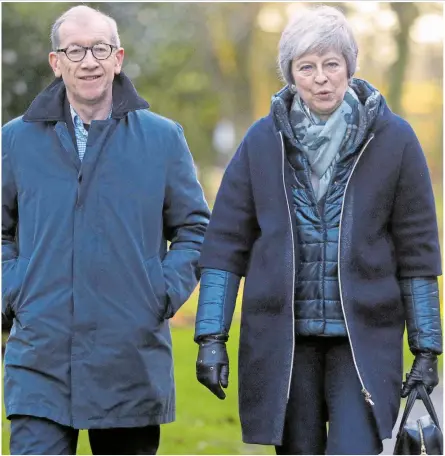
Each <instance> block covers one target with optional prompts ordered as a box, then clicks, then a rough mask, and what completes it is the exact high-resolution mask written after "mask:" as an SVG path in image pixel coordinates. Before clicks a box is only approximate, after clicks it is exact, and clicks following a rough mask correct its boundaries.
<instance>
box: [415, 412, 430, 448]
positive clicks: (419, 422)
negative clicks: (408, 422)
mask: <svg viewBox="0 0 445 456" xmlns="http://www.w3.org/2000/svg"><path fill="white" fill-rule="evenodd" d="M417 427H418V428H419V434H420V454H428V453H427V452H426V446H425V439H424V437H423V429H422V424H421V421H420V420H417Z"/></svg>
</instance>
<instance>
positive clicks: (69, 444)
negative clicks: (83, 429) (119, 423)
mask: <svg viewBox="0 0 445 456" xmlns="http://www.w3.org/2000/svg"><path fill="white" fill-rule="evenodd" d="M88 435H89V439H90V446H91V450H92V452H93V454H156V451H157V450H158V447H159V438H160V426H159V425H155V426H145V427H138V428H112V429H89V430H88ZM78 436H79V431H78V430H77V429H73V428H71V427H67V426H62V425H60V424H58V423H55V422H54V421H50V420H47V419H45V418H38V417H35V416H24V415H14V416H12V417H11V440H10V452H11V454H12V455H14V454H76V448H77V439H78Z"/></svg>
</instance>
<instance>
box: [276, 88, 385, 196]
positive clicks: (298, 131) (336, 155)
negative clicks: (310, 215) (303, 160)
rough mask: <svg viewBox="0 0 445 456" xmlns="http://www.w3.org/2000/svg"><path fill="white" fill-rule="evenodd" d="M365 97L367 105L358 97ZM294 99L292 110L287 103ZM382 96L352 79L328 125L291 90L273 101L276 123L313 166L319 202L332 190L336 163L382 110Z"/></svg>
mask: <svg viewBox="0 0 445 456" xmlns="http://www.w3.org/2000/svg"><path fill="white" fill-rule="evenodd" d="M356 91H357V92H358V93H361V94H363V95H365V96H366V98H365V100H364V104H363V103H362V102H361V101H360V100H359V97H358V96H357V94H356ZM290 96H292V97H293V100H292V102H291V105H290V109H289V108H287V109H286V108H285V105H286V99H287V100H289V97H290ZM380 101H381V95H380V93H379V92H378V91H377V90H376V89H375V88H374V87H372V86H371V85H370V84H369V83H367V82H366V81H362V80H360V79H353V82H352V84H351V87H348V89H347V91H346V93H345V96H344V99H343V102H342V103H341V104H340V106H339V107H338V108H337V109H336V110H335V111H334V112H333V113H332V114H331V116H330V117H329V119H328V120H327V121H326V122H323V121H321V120H320V119H319V118H318V117H317V116H315V115H314V113H312V112H311V111H310V110H309V109H308V107H307V106H306V104H305V103H304V102H303V100H302V99H301V98H300V96H299V95H298V94H295V95H292V94H290V90H289V88H288V87H285V88H284V89H283V90H281V91H280V92H279V93H278V94H277V95H276V96H275V97H274V98H273V99H272V110H273V112H274V116H275V118H276V121H277V122H278V124H279V126H280V127H281V129H282V130H283V131H284V133H285V134H286V135H287V136H288V137H289V138H290V140H291V141H292V142H293V143H294V144H295V145H296V146H297V148H298V149H300V150H301V151H302V152H303V153H304V154H305V156H306V157H307V159H308V161H309V164H310V166H311V171H312V175H311V182H312V186H313V188H314V193H315V196H316V199H317V201H320V200H321V199H322V198H323V196H324V195H325V193H326V190H327V188H328V186H329V182H330V180H331V177H332V174H333V172H334V167H335V164H336V163H337V161H338V160H339V159H340V158H341V157H342V156H343V155H345V154H349V153H351V152H354V151H355V150H356V149H357V147H358V146H359V145H360V144H361V143H362V142H363V140H364V138H365V135H366V134H367V132H368V130H369V127H370V126H371V124H372V122H373V121H374V119H375V117H376V116H377V113H378V108H379V106H380Z"/></svg>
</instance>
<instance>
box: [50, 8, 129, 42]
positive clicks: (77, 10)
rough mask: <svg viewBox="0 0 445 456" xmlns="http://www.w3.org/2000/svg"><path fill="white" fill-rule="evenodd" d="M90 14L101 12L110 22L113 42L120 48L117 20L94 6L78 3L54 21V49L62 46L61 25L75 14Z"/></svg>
mask: <svg viewBox="0 0 445 456" xmlns="http://www.w3.org/2000/svg"><path fill="white" fill-rule="evenodd" d="M90 14H99V15H100V16H102V17H103V18H105V20H106V21H107V22H108V23H109V24H110V29H111V43H110V44H113V45H114V46H117V47H118V48H119V47H120V46H121V42H120V39H119V33H118V31H117V24H116V21H115V20H114V19H113V18H112V17H110V16H107V15H106V14H104V13H102V12H101V11H99V10H96V9H94V8H90V7H89V6H86V5H78V6H73V7H72V8H70V9H69V10H68V11H65V12H64V13H63V14H62V15H61V16H60V17H59V18H57V19H56V21H55V22H54V24H53V26H52V27H51V46H52V49H53V51H56V50H57V49H58V47H59V46H60V39H59V29H60V26H61V25H62V24H63V23H64V22H65V21H66V20H67V19H69V18H70V17H73V16H74V17H75V16H81V15H83V16H85V15H90Z"/></svg>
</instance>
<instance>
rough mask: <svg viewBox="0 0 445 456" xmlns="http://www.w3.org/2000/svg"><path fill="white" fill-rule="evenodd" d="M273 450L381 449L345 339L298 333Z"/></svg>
mask: <svg viewBox="0 0 445 456" xmlns="http://www.w3.org/2000/svg"><path fill="white" fill-rule="evenodd" d="M328 420H329V426H328V430H327V426H326V422H327V421H328ZM275 449H276V453H277V454H356V455H358V454H379V453H381V452H382V450H383V446H382V442H381V441H380V439H379V437H378V435H377V431H376V428H375V424H374V419H373V417H372V411H371V409H370V405H369V404H367V403H366V402H365V400H364V397H363V394H362V393H361V384H360V381H359V379H358V377H357V372H356V370H355V367H354V362H353V359H352V354H351V348H350V345H349V341H348V338H346V337H298V338H297V340H296V344H295V357H294V368H293V373H292V383H291V391H290V397H289V402H288V406H287V413H286V422H285V427H284V435H283V444H282V445H281V446H276V447H275Z"/></svg>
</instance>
